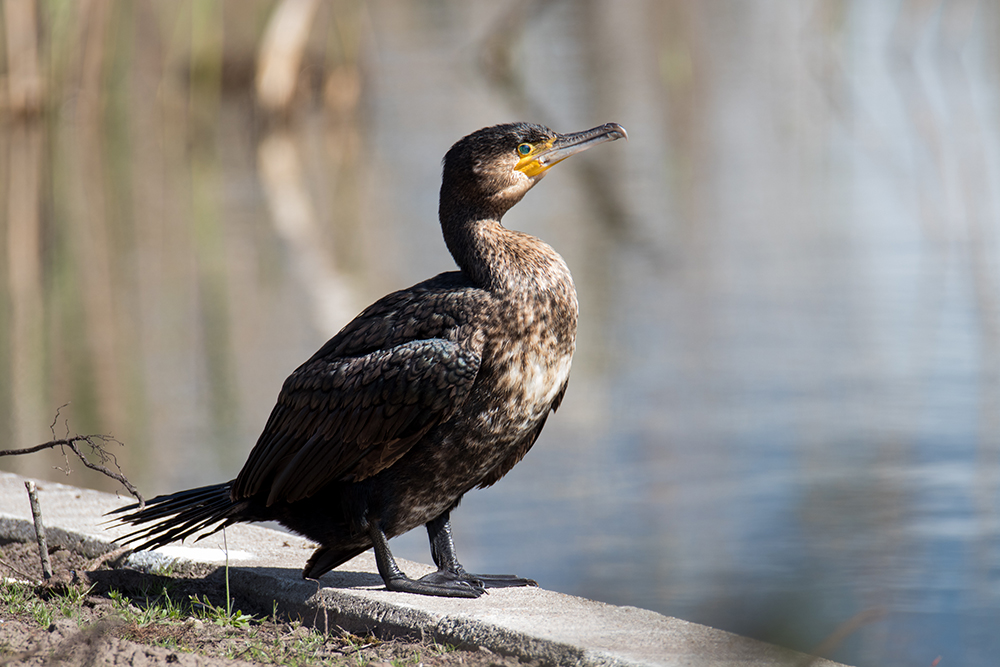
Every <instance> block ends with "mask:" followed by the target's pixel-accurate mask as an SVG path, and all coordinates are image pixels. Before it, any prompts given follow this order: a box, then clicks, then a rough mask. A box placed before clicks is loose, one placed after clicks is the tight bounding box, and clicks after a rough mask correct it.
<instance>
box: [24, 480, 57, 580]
mask: <svg viewBox="0 0 1000 667" xmlns="http://www.w3.org/2000/svg"><path fill="white" fill-rule="evenodd" d="M24 486H25V488H27V489H28V500H29V501H30V502H31V518H32V519H34V520H35V539H36V540H38V555H39V556H40V557H41V559H42V576H43V577H45V579H46V580H49V579H51V578H52V563H51V562H49V545H48V542H47V541H46V539H45V524H43V523H42V505H41V503H39V502H38V491H37V490H36V489H35V483H34V482H33V481H31V480H30V479H29V480H27V481H25V482H24Z"/></svg>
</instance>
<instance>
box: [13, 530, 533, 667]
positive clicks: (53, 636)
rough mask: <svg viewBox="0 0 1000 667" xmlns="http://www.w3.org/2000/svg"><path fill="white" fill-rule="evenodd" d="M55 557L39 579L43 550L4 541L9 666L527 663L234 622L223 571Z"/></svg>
mask: <svg viewBox="0 0 1000 667" xmlns="http://www.w3.org/2000/svg"><path fill="white" fill-rule="evenodd" d="M50 558H51V561H52V569H53V573H54V577H53V579H52V580H51V581H49V582H47V583H44V584H43V583H39V582H41V580H42V576H41V564H40V560H39V558H38V551H37V547H36V546H35V545H34V544H22V543H18V542H6V543H0V579H4V578H6V583H4V584H2V585H0V595H2V596H3V597H0V666H2V665H5V664H7V663H17V664H23V665H50V664H60V665H81V666H84V665H86V666H88V667H90V666H92V665H93V666H98V665H132V666H134V667H147V666H150V665H176V666H181V667H186V666H194V665H198V666H210V667H221V666H222V665H261V664H264V665H274V664H281V665H295V666H298V665H350V666H351V667H365V666H366V665H374V666H377V667H390V666H391V667H406V666H407V665H414V666H415V665H427V666H428V667H432V666H434V667H436V666H441V667H446V666H452V665H465V666H470V667H491V666H493V665H497V666H502V667H515V666H517V665H521V664H523V663H521V662H519V661H518V660H517V659H516V658H512V657H509V656H500V655H496V654H494V653H491V652H489V651H487V650H486V649H483V648H480V649H479V650H474V651H469V650H456V649H453V648H451V647H442V646H439V645H435V644H432V643H429V642H412V641H407V640H405V639H398V638H395V639H394V638H375V637H358V636H354V635H349V634H346V633H345V634H332V633H331V634H329V635H323V634H322V633H319V632H317V631H315V630H313V629H311V628H308V627H305V626H303V625H301V624H300V623H296V622H286V621H283V620H281V619H280V618H278V619H273V618H272V619H265V618H259V617H256V618H253V619H252V620H251V619H240V620H237V621H236V622H232V621H231V620H227V619H226V618H225V615H224V614H222V613H220V612H218V611H217V610H224V609H226V606H225V602H226V598H225V589H224V586H223V580H222V578H221V577H219V576H211V575H208V576H206V573H205V572H194V573H184V574H176V573H172V574H171V576H169V577H164V576H156V575H149V574H143V573H140V572H137V571H135V570H129V569H116V568H112V567H111V566H109V565H108V564H107V563H97V562H92V561H89V560H88V559H86V558H84V557H82V556H80V555H79V554H75V553H72V552H70V551H67V550H65V549H55V550H53V551H52V552H51V554H50ZM13 580H16V581H17V583H13V582H12V581H13ZM194 596H196V597H197V601H195V602H193V597H194ZM213 607H214V609H213ZM233 609H239V600H234V601H233ZM220 616H221V617H222V618H221V619H220Z"/></svg>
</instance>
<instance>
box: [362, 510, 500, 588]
mask: <svg viewBox="0 0 1000 667" xmlns="http://www.w3.org/2000/svg"><path fill="white" fill-rule="evenodd" d="M368 534H369V536H371V540H372V545H374V547H375V563H376V564H377V565H378V573H379V574H380V575H381V576H382V581H384V582H385V587H386V589H387V590H390V591H401V592H403V593H417V594H419V595H440V596H442V597H454V598H477V597H479V596H480V595H482V594H483V593H484V592H485V591H484V589H483V587H482V586H481V585H475V584H474V583H473V582H472V581H467V580H466V579H464V578H459V577H454V576H451V577H440V576H436V575H438V574H439V572H440V570H439V571H438V572H432V573H431V574H428V575H427V576H425V577H421V578H420V579H416V580H414V579H410V578H409V577H407V576H406V575H405V574H403V571H402V570H400V569H399V566H398V565H397V564H396V559H395V558H393V557H392V552H391V551H389V542H388V541H387V540H386V539H385V533H384V532H383V531H382V529H381V528H380V527H379V525H378V523H377V522H374V521H373V522H371V523H370V524H369V526H368ZM453 551H454V550H453Z"/></svg>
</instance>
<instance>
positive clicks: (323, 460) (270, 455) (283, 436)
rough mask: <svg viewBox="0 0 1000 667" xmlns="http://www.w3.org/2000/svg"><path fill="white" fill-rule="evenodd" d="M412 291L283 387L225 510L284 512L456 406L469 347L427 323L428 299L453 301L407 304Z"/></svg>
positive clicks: (357, 476)
mask: <svg viewBox="0 0 1000 667" xmlns="http://www.w3.org/2000/svg"><path fill="white" fill-rule="evenodd" d="M446 275H447V274H446ZM439 279H440V277H439ZM419 288H420V286H417V287H416V288H411V290H408V291H406V292H402V293H396V294H393V295H390V296H388V297H386V298H385V299H383V300H381V301H379V302H378V303H376V304H375V305H373V306H372V307H370V308H369V309H368V310H366V311H365V312H364V313H362V314H361V315H360V316H358V318H357V319H355V320H354V321H353V322H351V323H350V324H348V325H347V327H345V328H344V330H343V331H342V332H341V333H340V334H338V335H337V336H335V337H334V338H333V339H331V340H330V341H329V342H328V343H327V344H326V345H324V346H323V348H322V349H321V350H320V351H319V352H317V353H316V354H315V355H314V356H313V357H312V358H311V359H310V360H309V361H307V362H306V363H305V364H303V365H302V366H300V367H299V368H298V369H297V370H296V371H295V372H294V373H293V374H292V375H291V376H290V377H289V378H288V379H287V380H286V381H285V384H284V386H283V387H282V390H281V393H280V395H279V396H278V401H277V404H276V405H275V407H274V410H273V411H272V412H271V416H270V417H269V419H268V421H267V425H266V426H265V427H264V431H263V433H262V434H261V436H260V438H259V440H258V441H257V444H256V446H255V447H254V449H253V451H252V452H251V453H250V457H249V459H248V460H247V463H246V465H245V466H244V467H243V470H242V471H241V472H240V474H239V476H238V477H237V478H236V480H235V482H234V483H233V488H232V497H233V499H234V500H239V499H242V498H248V497H250V496H253V495H256V494H259V493H266V494H267V504H268V505H271V504H273V503H275V502H280V501H284V502H294V501H296V500H301V499H303V498H307V497H309V496H310V495H312V494H314V493H315V492H317V491H318V490H319V489H320V488H322V487H323V486H324V485H325V484H327V483H329V482H331V481H334V480H351V481H358V480H362V479H365V478H366V477H370V476H372V475H374V474H377V473H378V472H380V471H381V470H384V469H385V468H387V467H388V466H390V465H392V464H393V463H395V461H397V460H398V459H399V458H400V457H401V456H402V455H403V454H405V453H406V451H407V450H408V449H409V448H410V447H411V446H412V445H413V444H414V443H415V442H416V441H417V440H419V439H420V438H421V437H422V436H423V435H424V434H426V433H427V431H429V430H430V429H431V428H433V427H434V426H435V425H437V424H440V423H442V422H444V421H447V420H448V419H449V418H450V417H451V416H452V414H453V413H454V411H455V410H456V409H457V408H458V407H459V406H461V404H462V402H463V401H464V400H465V397H466V396H467V395H468V393H469V390H470V389H471V388H472V385H473V384H474V383H475V379H476V374H477V373H478V372H479V361H480V356H479V355H480V349H478V346H477V345H476V344H475V342H474V341H475V340H476V339H477V337H476V336H472V335H466V336H465V337H464V338H463V336H462V335H461V331H462V328H461V327H460V326H459V325H458V323H457V322H456V321H455V319H454V318H451V317H449V316H447V315H439V314H436V313H438V312H440V309H436V308H434V303H433V301H434V298H435V297H442V298H443V297H444V296H452V297H453V296H454V291H452V290H444V293H443V294H440V295H438V294H430V295H428V294H422V295H420V296H421V298H417V299H414V298H413V296H414V293H415V291H419ZM466 296H467V295H466ZM428 297H430V298H428ZM428 310H430V311H431V312H433V313H435V314H434V315H433V316H432V317H427V311H428ZM418 311H421V312H418Z"/></svg>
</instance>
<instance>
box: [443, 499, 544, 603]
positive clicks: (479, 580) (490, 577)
mask: <svg viewBox="0 0 1000 667" xmlns="http://www.w3.org/2000/svg"><path fill="white" fill-rule="evenodd" d="M427 537H428V538H430V542H431V557H432V558H433V559H434V564H435V565H437V566H438V571H437V572H435V573H433V574H428V575H427V576H426V577H424V579H427V578H428V577H432V576H436V577H437V578H440V579H452V580H458V581H465V582H468V583H469V584H470V585H472V586H476V587H477V588H481V589H485V588H509V587H512V586H537V585H538V582H536V581H534V580H532V579H523V578H521V577H518V576H516V575H513V574H469V573H467V572H466V571H465V568H463V567H462V564H461V563H459V562H458V556H457V555H456V553H455V542H454V541H453V540H452V539H451V513H450V512H445V513H444V514H442V515H441V516H439V517H438V518H436V519H434V520H432V521H428V522H427Z"/></svg>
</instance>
